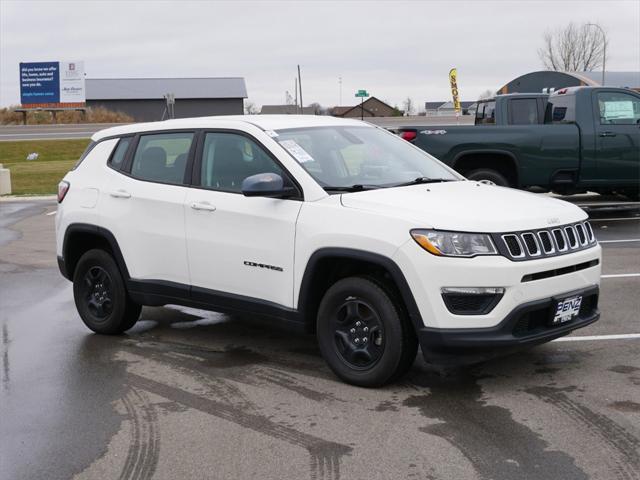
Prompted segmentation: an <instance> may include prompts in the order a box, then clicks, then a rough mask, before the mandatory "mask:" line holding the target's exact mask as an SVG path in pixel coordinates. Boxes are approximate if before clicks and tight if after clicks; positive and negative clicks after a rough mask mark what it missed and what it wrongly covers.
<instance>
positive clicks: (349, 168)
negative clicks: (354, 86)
mask: <svg viewBox="0 0 640 480" xmlns="http://www.w3.org/2000/svg"><path fill="white" fill-rule="evenodd" d="M276 133H277V137H274V138H275V140H277V141H278V142H279V143H280V145H282V147H284V149H285V150H287V152H289V154H290V155H291V156H292V157H293V158H294V159H295V160H296V161H297V162H298V163H300V165H302V167H303V168H304V169H305V170H306V171H307V172H309V174H310V175H311V176H312V177H313V178H314V179H315V180H316V181H317V182H318V183H319V184H320V185H321V186H322V187H325V189H327V190H330V189H331V187H337V188H346V187H353V186H360V187H368V188H377V187H391V186H396V185H400V184H404V183H410V182H412V181H414V180H416V179H442V180H460V179H461V178H460V177H458V176H457V175H456V174H455V173H453V172H452V171H450V170H449V169H448V168H447V167H445V166H444V165H443V164H441V163H440V162H439V161H438V160H436V159H435V158H433V157H432V156H431V155H429V154H427V153H426V152H423V151H421V150H419V149H417V148H415V147H413V146H412V145H411V144H409V143H408V142H407V141H406V140H403V139H401V138H399V137H396V136H395V135H392V134H390V133H388V132H385V131H383V130H380V129H378V128H373V127H364V126H363V127H359V126H354V127H351V126H339V127H336V126H334V127H310V128H292V129H286V130H278V131H277V132H276Z"/></svg>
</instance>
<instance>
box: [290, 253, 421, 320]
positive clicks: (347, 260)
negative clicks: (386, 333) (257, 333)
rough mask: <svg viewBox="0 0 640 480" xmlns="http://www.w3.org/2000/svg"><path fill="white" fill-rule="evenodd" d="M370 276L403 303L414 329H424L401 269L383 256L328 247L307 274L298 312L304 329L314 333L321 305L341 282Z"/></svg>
mask: <svg viewBox="0 0 640 480" xmlns="http://www.w3.org/2000/svg"><path fill="white" fill-rule="evenodd" d="M353 275H369V276H373V278H375V279H376V280H378V281H379V282H380V283H381V284H382V286H383V287H386V289H387V290H389V289H391V292H390V293H391V294H392V295H393V296H394V297H397V300H398V301H400V302H401V303H402V307H403V308H404V309H405V311H406V313H407V316H408V317H409V319H410V321H411V323H412V325H413V326H414V328H415V329H416V331H417V329H418V328H420V327H422V326H423V324H422V317H421V316H420V311H419V309H418V305H417V303H416V301H415V298H414V297H413V293H412V292H411V289H410V288H409V284H408V283H407V280H406V278H405V276H404V274H403V273H402V270H401V269H400V267H399V266H398V265H397V264H396V262H394V261H393V260H392V259H391V258H389V257H386V256H384V255H381V254H378V253H373V252H368V251H364V250H357V249H351V248H339V247H328V248H321V249H319V250H316V251H315V252H314V253H313V254H312V255H311V257H309V261H308V262H307V266H306V268H305V271H304V275H303V277H302V281H301V283H300V294H299V295H298V311H299V313H300V315H301V319H302V321H303V322H304V324H305V329H306V330H307V331H309V332H313V331H314V329H315V323H316V316H317V312H318V307H319V305H320V301H321V300H322V297H323V296H324V293H325V292H326V290H327V288H328V287H329V286H330V285H331V284H333V283H334V282H335V281H337V280H339V279H340V278H345V277H347V276H353Z"/></svg>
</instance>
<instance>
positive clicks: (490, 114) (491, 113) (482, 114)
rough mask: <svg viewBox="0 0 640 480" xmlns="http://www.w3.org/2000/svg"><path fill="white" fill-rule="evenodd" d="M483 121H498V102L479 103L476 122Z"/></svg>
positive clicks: (492, 122) (490, 122)
mask: <svg viewBox="0 0 640 480" xmlns="http://www.w3.org/2000/svg"><path fill="white" fill-rule="evenodd" d="M481 123H486V124H494V123H496V102H483V103H479V104H478V110H477V112H476V124H481Z"/></svg>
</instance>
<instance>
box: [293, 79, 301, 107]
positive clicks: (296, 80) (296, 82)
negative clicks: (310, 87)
mask: <svg viewBox="0 0 640 480" xmlns="http://www.w3.org/2000/svg"><path fill="white" fill-rule="evenodd" d="M293 83H294V84H295V88H294V89H293V91H294V92H296V94H295V101H296V113H300V105H298V79H297V78H294V79H293Z"/></svg>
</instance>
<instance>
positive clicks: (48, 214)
mask: <svg viewBox="0 0 640 480" xmlns="http://www.w3.org/2000/svg"><path fill="white" fill-rule="evenodd" d="M56 213H58V211H57V210H54V211H53V212H49V213H47V214H46V215H47V217H49V216H51V215H55V214H56Z"/></svg>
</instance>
